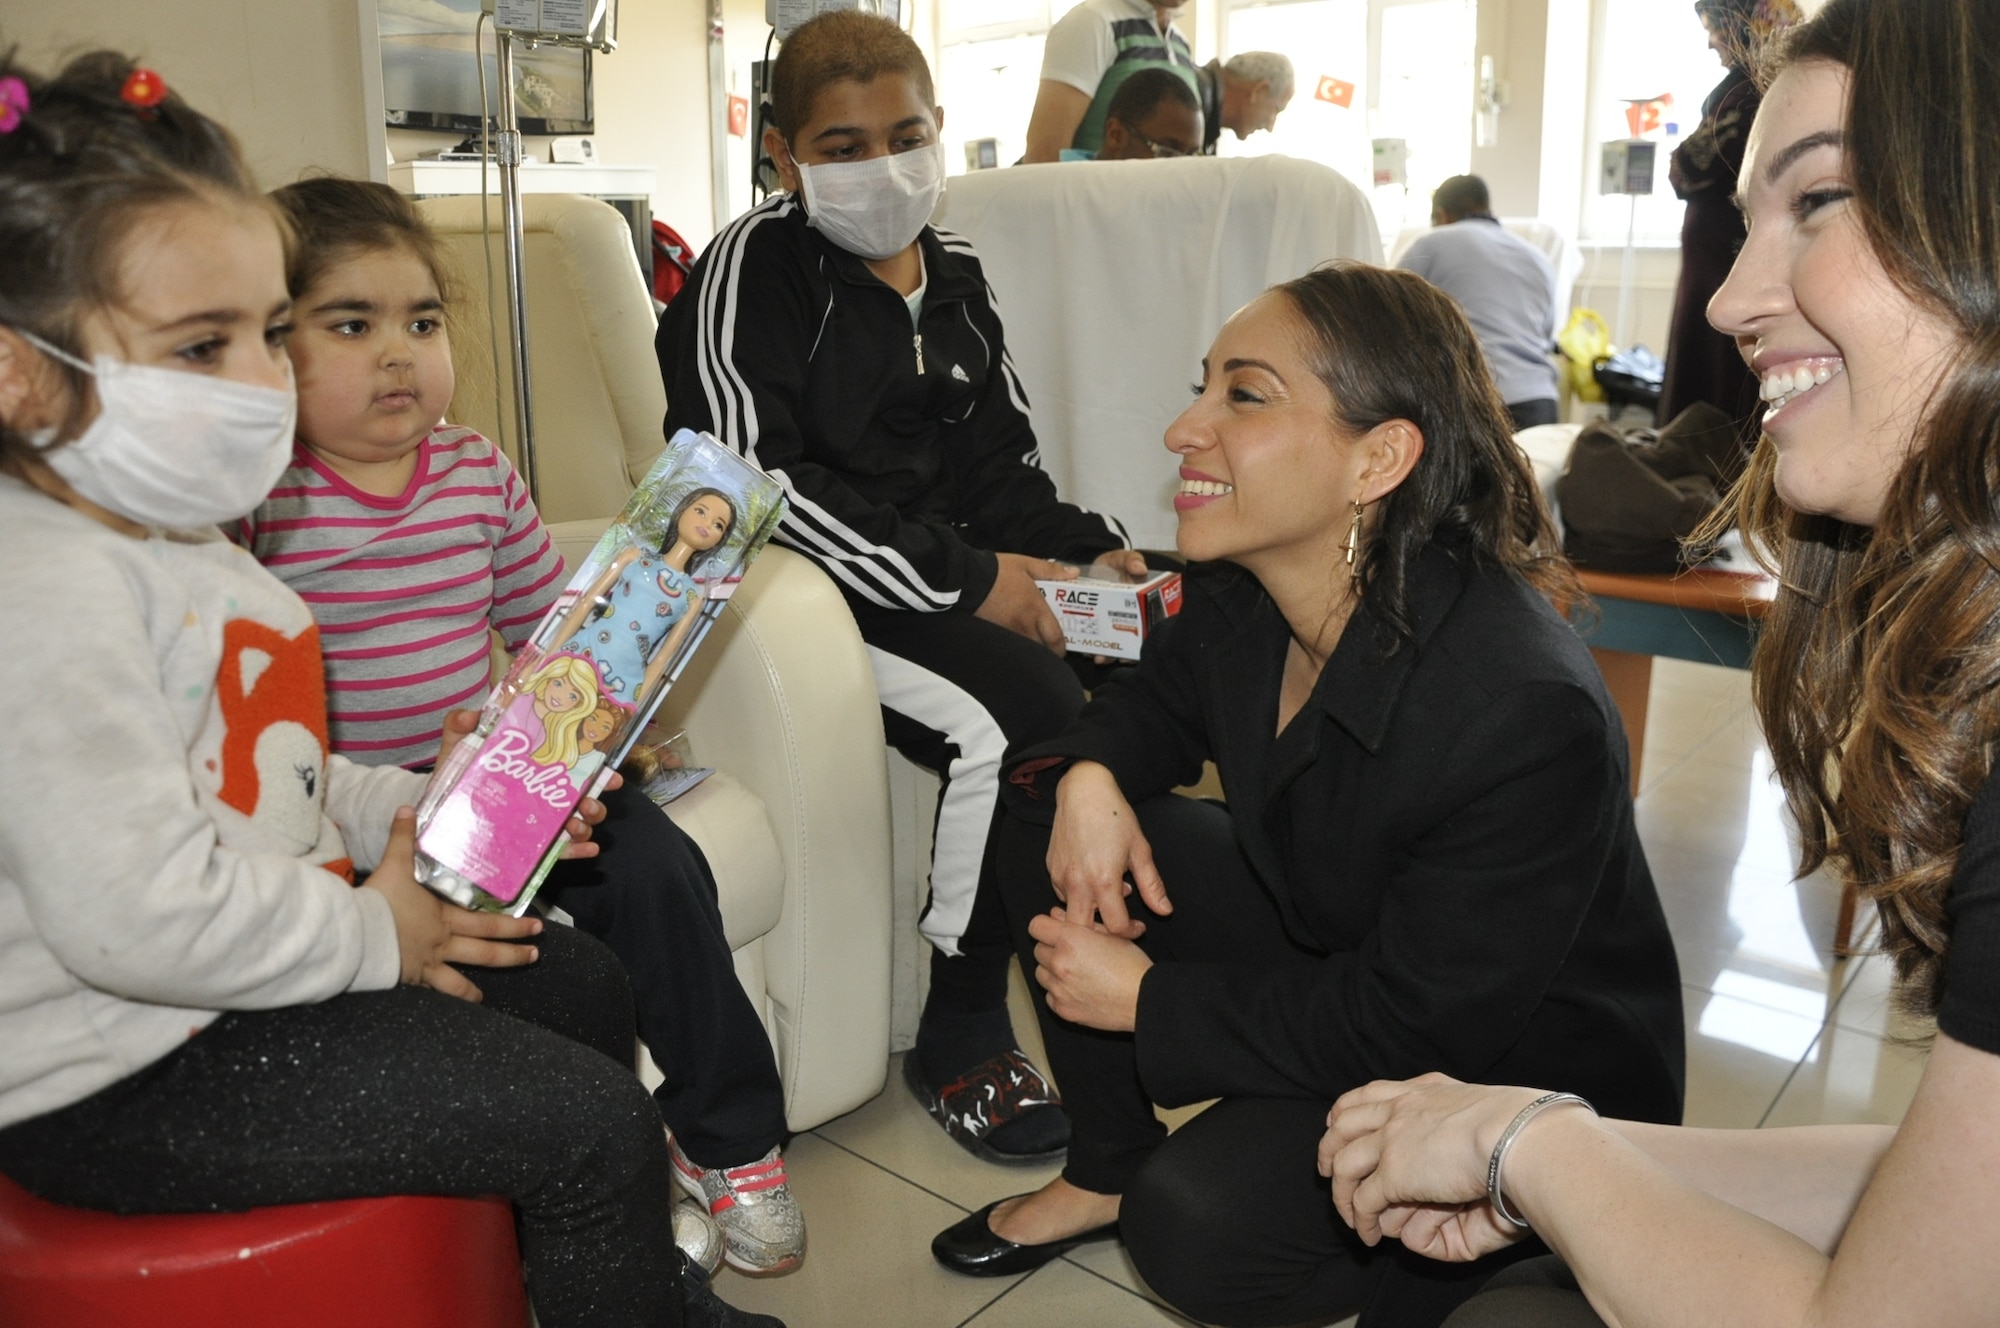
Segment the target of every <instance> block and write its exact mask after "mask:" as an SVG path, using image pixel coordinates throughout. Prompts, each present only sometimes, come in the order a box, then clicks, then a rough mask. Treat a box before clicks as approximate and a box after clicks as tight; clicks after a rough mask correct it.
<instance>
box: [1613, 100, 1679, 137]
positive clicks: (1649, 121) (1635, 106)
mask: <svg viewBox="0 0 2000 1328" xmlns="http://www.w3.org/2000/svg"><path fill="white" fill-rule="evenodd" d="M1673 104H1674V94H1673V93H1671V92H1663V93H1661V94H1660V95H1659V96H1657V97H1652V98H1649V99H1646V100H1633V101H1628V102H1626V103H1625V127H1626V128H1627V129H1629V130H1631V131H1632V137H1634V138H1644V137H1645V136H1646V135H1647V134H1650V133H1652V132H1653V131H1654V130H1655V129H1658V128H1659V127H1660V126H1661V125H1662V124H1663V123H1665V120H1666V113H1667V108H1668V107H1669V106H1672V105H1673Z"/></svg>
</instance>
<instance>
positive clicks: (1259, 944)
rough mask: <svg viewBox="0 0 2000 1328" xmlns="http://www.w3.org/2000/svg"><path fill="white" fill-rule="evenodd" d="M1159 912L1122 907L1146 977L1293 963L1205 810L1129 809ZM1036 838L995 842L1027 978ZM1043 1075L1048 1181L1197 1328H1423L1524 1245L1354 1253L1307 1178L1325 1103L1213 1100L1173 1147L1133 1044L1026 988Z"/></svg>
mask: <svg viewBox="0 0 2000 1328" xmlns="http://www.w3.org/2000/svg"><path fill="white" fill-rule="evenodd" d="M1136 810H1137V812H1138V814H1139V824H1140V828H1141V829H1142V830H1143V831H1144V832H1145V834H1146V838H1147V839H1148V840H1149V841H1150V842H1151V844H1152V848H1153V858H1154V861H1156V862H1157V863H1159V864H1160V872H1161V876H1162V878H1163V879H1164V880H1165V882H1166V886H1167V893H1168V895H1169V896H1171V898H1172V899H1173V903H1174V911H1173V912H1172V913H1171V914H1167V915H1164V916H1163V915H1160V914H1155V913H1153V912H1151V911H1150V910H1147V909H1145V908H1144V906H1143V905H1141V904H1140V903H1139V897H1138V895H1137V894H1136V893H1135V894H1133V895H1130V896H1128V897H1127V903H1128V904H1129V905H1131V906H1132V909H1133V913H1134V915H1135V916H1138V917H1140V918H1143V919H1144V921H1145V923H1146V934H1145V936H1144V937H1143V938H1142V939H1141V940H1140V942H1139V944H1140V947H1141V948H1142V949H1144V950H1145V952H1146V953H1147V955H1148V956H1149V957H1151V958H1152V959H1153V960H1155V961H1156V962H1158V961H1163V960H1182V961H1190V962H1197V963H1198V962H1211V963H1229V964H1260V965H1266V966H1270V965H1278V964H1309V963H1313V962H1316V957H1315V956H1314V955H1312V954H1311V953H1310V952H1308V951H1306V950H1303V949H1301V948H1300V947H1299V946H1297V945H1295V944H1294V943H1293V942H1292V941H1291V939H1290V938H1289V937H1288V936H1287V935H1286V934H1285V932H1284V929H1283V927H1282V925H1281V924H1280V921H1279V918H1278V911H1277V907H1276V905H1275V904H1274V903H1273V902H1272V901H1271V899H1270V897H1269V895H1267V894H1266V893H1265V892H1264V889H1263V887H1262V886H1261V885H1260V884H1259V883H1258V882H1257V881H1256V879H1255V878H1254V877H1253V876H1252V875H1251V872H1250V869H1249V866H1248V865H1247V864H1246V863H1245V862H1244V861H1243V857H1242V854H1241V853H1240V852H1239V851H1238V849H1237V847H1236V839H1235V835H1234V834H1233V833H1232V831H1231V829H1230V824H1229V815H1228V813H1227V812H1226V811H1224V810H1223V809H1222V808H1220V807H1218V806H1216V805H1215V804H1213V803H1208V802H1201V801H1197V800H1195V799H1191V798H1182V797H1161V798H1154V799H1151V800H1149V801H1147V802H1145V803H1143V804H1141V805H1140V806H1139V807H1138V808H1137V809H1136ZM1048 836H1049V832H1048V830H1047V829H1046V828H1045V827H1042V826H1036V825H1030V824H1029V823H1027V822H1025V821H1022V820H1020V819H1018V818H1013V817H1010V818H1008V819H1007V821H1006V823H1005V824H1004V826H1003V828H1002V831H1001V835H1000V852H999V870H1000V881H1001V888H1002V896H1003V898H1004V899H1005V901H1006V906H1007V917H1008V923H1009V925H1010V927H1011V928H1012V929H1013V931H1014V934H1015V943H1016V946H1017V948H1018V952H1019V954H1020V959H1021V963H1022V965H1023V966H1024V968H1025V969H1026V971H1027V972H1028V973H1029V974H1030V975H1032V974H1033V972H1034V941H1033V939H1032V938H1031V937H1029V936H1028V934H1027V925H1028V921H1029V919H1031V918H1033V917H1034V916H1036V915H1037V914H1041V913H1046V912H1047V911H1048V910H1049V909H1050V908H1051V907H1053V906H1054V905H1055V904H1056V902H1057V900H1056V897H1055V894H1054V891H1053V890H1051V888H1050V886H1049V877H1048V871H1047V868H1046V866H1045V858H1046V856H1047V853H1048ZM1028 986H1029V989H1030V990H1031V991H1032V992H1033V994H1034V998H1035V1011H1036V1014H1037V1015H1038V1016H1039V1018H1040V1020H1041V1026H1042V1041H1043V1044H1044V1045H1045V1046H1046V1047H1047V1048H1048V1053H1049V1068H1050V1070H1051V1071H1052V1072H1053V1074H1054V1076H1055V1080H1056V1086H1057V1087H1058V1088H1059V1089H1061V1090H1062V1095H1063V1106H1064V1109H1065V1110H1066V1111H1067V1112H1068V1113H1069V1118H1070V1130H1071V1137H1070V1146H1069V1159H1068V1161H1067V1163H1066V1164H1065V1165H1064V1167H1063V1176H1064V1178H1065V1179H1066V1180H1068V1181H1069V1182H1070V1183H1071V1184H1074V1185H1077V1186H1079V1187H1080V1188H1083V1189H1086V1190H1092V1191H1095V1192H1097V1193H1100V1194H1118V1195H1122V1196H1123V1199H1122V1202H1121V1205H1120V1209H1119V1219H1118V1222H1119V1230H1120V1234H1121V1236H1122V1237H1123V1239H1124V1241H1125V1245H1126V1247H1127V1249H1128V1251H1129V1252H1130V1254H1131V1256H1132V1262H1133V1264H1134V1265H1135V1266H1136V1267H1137V1268H1138V1270H1139V1272H1140V1274H1141V1276H1143V1277H1144V1278H1145V1279H1146V1281H1147V1282H1148V1283H1149V1284H1150V1285H1151V1286H1152V1288H1153V1289H1154V1290H1155V1291H1157V1292H1159V1293H1160V1295H1162V1296H1164V1297H1165V1298H1166V1299H1167V1300H1168V1302H1169V1303H1171V1304H1172V1305H1173V1306H1174V1307H1175V1308H1176V1309H1179V1310H1180V1311H1181V1312H1183V1313H1185V1314H1187V1315H1189V1316H1191V1317H1193V1318H1196V1319H1199V1320H1201V1321H1202V1322H1204V1323H1215V1324H1226V1325H1277V1324H1296V1323H1307V1322H1318V1321H1321V1320H1326V1319H1337V1318H1341V1317H1344V1316H1346V1315H1349V1314H1353V1313H1355V1312H1357V1311H1360V1312H1361V1314H1362V1320H1361V1322H1362V1325H1363V1328H1435V1325H1437V1324H1439V1323H1441V1322H1442V1321H1443V1319H1444V1317H1445V1316H1446V1315H1447V1314H1449V1313H1450V1312H1451V1310H1452V1309H1453V1307H1455V1306H1456V1305H1457V1304H1458V1303H1459V1302H1461V1301H1462V1300H1464V1299H1465V1298H1466V1297H1468V1296H1470V1295H1472V1294H1473V1293H1474V1292H1475V1291H1476V1290H1478V1288H1479V1286H1480V1284H1481V1283H1483V1282H1484V1281H1485V1280H1486V1279H1487V1278H1489V1277H1491V1276H1492V1275H1493V1273H1494V1271H1495V1270H1496V1269H1497V1268H1498V1267H1500V1266H1501V1265H1503V1264H1505V1263H1507V1262H1511V1261H1513V1260H1515V1259H1519V1258H1524V1257H1527V1256H1528V1255H1529V1254H1539V1253H1542V1252H1543V1250H1542V1247H1541V1246H1540V1245H1539V1244H1535V1243H1533V1242H1530V1243H1529V1245H1528V1246H1526V1247H1523V1248H1520V1249H1517V1250H1513V1251H1509V1252H1508V1253H1507V1254H1505V1255H1501V1256H1495V1257H1494V1258H1491V1259H1484V1260H1480V1261H1479V1262H1477V1263H1473V1264H1465V1265H1453V1264H1440V1263H1435V1262H1433V1261H1431V1260H1428V1259H1424V1258H1422V1257H1420V1256H1418V1255H1414V1254H1411V1253H1409V1252H1408V1251H1406V1250H1404V1249H1403V1247H1402V1246H1401V1245H1398V1244H1396V1243H1395V1242H1385V1243H1384V1244H1383V1245H1382V1246H1380V1247H1378V1248H1377V1249H1374V1250H1370V1249H1368V1248H1367V1247H1366V1246H1364V1245H1363V1244H1362V1243H1361V1242H1360V1241H1359V1240H1358V1239H1357V1238H1356V1237H1355V1236H1354V1233H1353V1232H1352V1231H1350V1230H1349V1229H1348V1227H1347V1225H1346V1223H1344V1222H1342V1221H1341V1219H1340V1215H1339V1213H1338V1212H1336V1211H1335V1209H1334V1207H1333V1199H1332V1195H1331V1192H1330V1189H1329V1186H1328V1183H1327V1182H1326V1181H1324V1180H1322V1179H1321V1178H1320V1176H1319V1173H1318V1172H1317V1170H1316V1169H1315V1165H1314V1161H1315V1156H1316V1150H1317V1149H1318V1146H1319V1140H1320V1136H1321V1135H1322V1134H1324V1133H1325V1132H1326V1113H1327V1108H1328V1107H1330V1106H1331V1105H1332V1099H1331V1098H1330V1097H1329V1098H1324V1099H1322V1098H1311V1099H1306V1098H1297V1099H1279V1098H1225V1099H1223V1100H1222V1101H1221V1102H1218V1103H1216V1104H1215V1105H1214V1106H1212V1107H1210V1108H1209V1109H1208V1110H1207V1111H1204V1112H1203V1113H1201V1114H1200V1115H1199V1116H1197V1117H1195V1118H1194V1119H1193V1120H1191V1121H1189V1122H1188V1123H1187V1124H1186V1125H1183V1126H1182V1127H1181V1128H1180V1129H1179V1130H1178V1131H1176V1132H1175V1133H1174V1134H1173V1135H1172V1136H1168V1134H1167V1132H1166V1128H1165V1127H1164V1126H1162V1125H1161V1124H1160V1123H1159V1120H1158V1119H1157V1117H1155V1115H1154V1114H1153V1104H1152V1101H1151V1099H1150V1098H1148V1097H1147V1095H1146V1091H1145V1088H1144V1086H1143V1085H1142V1084H1141V1083H1140V1081H1139V1074H1138V1067H1137V1062H1136V1058H1135V1055H1134V1052H1133V1046H1132V1039H1131V1037H1130V1036H1129V1035H1127V1034H1122V1033H1102V1032H1098V1031H1097V1030H1095V1029H1088V1028H1083V1027H1081V1026H1079V1025H1076V1024H1071V1023H1068V1022H1066V1021H1064V1020H1062V1019H1059V1018H1057V1017H1056V1016H1054V1015H1053V1014H1051V1013H1050V1012H1049V1008H1048V1003H1047V1001H1046V999H1045V998H1044V996H1043V993H1042V991H1041V989H1040V987H1039V985H1038V984H1036V983H1034V982H1033V981H1030V982H1029V984H1028Z"/></svg>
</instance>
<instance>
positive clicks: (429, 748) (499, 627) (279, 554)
mask: <svg viewBox="0 0 2000 1328" xmlns="http://www.w3.org/2000/svg"><path fill="white" fill-rule="evenodd" d="M239 538H240V540H241V541H242V542H243V543H244V544H245V545H246V546H248V548H249V549H250V551H251V552H252V553H254V554H256V555H257V558H258V560H259V561H261V562H262V563H263V564H264V565H265V566H266V567H268V568H270V569H271V571H272V572H273V573H275V574H276V575H277V576H278V577H279V578H280V579H281V580H283V581H285V582H286V583H287V584H289V585H290V586H291V587H292V589H293V590H295V591H297V592H298V594H299V597H300V598H301V599H303V600H305V602H306V604H307V605H308V606H310V607H311V609H312V613H313V617H314V618H315V619H317V620H318V622H319V628H320V639H321V641H322V643H323V644H324V647H325V654H326V674H327V696H326V701H327V710H328V718H329V719H330V720H331V721H332V738H333V746H334V750H335V751H338V752H340V753H341V754H342V755H344V756H347V757H349V758H351V759H353V760H356V761H361V762H364V763H366V764H370V765H390V764H395V765H418V764H422V763H424V762H428V761H431V760H433V759H435V758H436V756H437V747H438V738H439V736H440V734H441V733H442V731H443V723H444V713H445V711H447V710H450V709H451V708H453V707H454V706H468V705H477V704H478V703H479V701H480V699H481V698H482V697H484V696H485V694H486V684H487V661H488V649H487V629H488V628H489V627H490V628H492V629H494V630H496V631H498V632H499V633H500V634H501V635H502V636H503V637H504V638H505V639H506V641H507V645H508V646H509V648H513V647H516V646H519V645H520V644H521V643H522V642H523V641H525V640H526V639H527V638H528V636H529V634H530V633H532V632H533V631H534V628H535V624H536V623H538V622H540V621H541V618H542V615H543V614H544V613H546V612H547V611H548V607H549V605H550V604H552V603H554V602H555V598H556V595H557V593H558V592H559V591H560V590H561V589H562V585H563V568H562V560H561V558H560V557H559V556H558V555H557V553H556V551H555V546H554V545H553V544H551V543H550V542H549V536H548V532H547V531H546V530H544V529H543V528H542V522H541V518H540V517H539V516H538V515H536V512H535V505H534V503H533V502H531V501H530V500H529V498H528V490H527V486H526V485H524V484H522V483H521V479H520V476H519V475H517V474H515V472H514V468H513V467H512V466H511V465H509V464H508V463H507V458H506V457H505V456H503V455H502V454H501V453H500V451H499V449H498V448H496V447H494V446H493V444H491V443H489V442H488V441H487V440H486V439H484V438H482V437H481V436H480V435H479V434H477V433H475V432H473V431H472V430H470V429H461V428H455V427H450V426H446V427H441V428H438V429H435V430H433V431H432V432H431V434H430V436H429V437H427V438H425V439H424V441H423V442H422V444H420V445H419V451H418V456H417V469H416V473H415V474H414V475H413V476H411V479H410V483H409V486H408V487H407V488H406V489H405V490H404V491H403V492H402V493H401V494H398V495H396V496H395V497H391V498H383V497H378V496H377V495H375V494H370V493H364V492H362V491H361V490H359V489H357V488H355V487H354V486H353V485H351V484H349V483H348V482H347V481H346V480H344V479H342V478H341V477H340V476H339V475H338V474H336V473H335V472H334V471H333V470H332V469H331V468H329V467H328V466H326V465H325V464H324V463H323V462H321V461H320V460H319V459H318V458H317V457H314V456H313V455H312V454H311V453H309V452H307V451H306V449H305V448H304V447H303V446H301V447H299V448H298V450H297V451H296V452H295V453H294V455H293V458H292V465H291V467H290V469H288V470H286V472H285V473H284V476H283V477H282V478H280V479H279V481H278V484H277V487H276V488H274V489H272V490H271V494H270V496H269V497H268V498H266V499H265V500H264V504H263V506H261V507H259V508H258V509H257V510H256V511H255V512H254V513H252V514H251V515H250V516H249V517H247V518H245V519H244V521H243V523H242V527H241V530H240V532H239Z"/></svg>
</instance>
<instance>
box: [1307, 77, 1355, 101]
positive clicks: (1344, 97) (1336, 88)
mask: <svg viewBox="0 0 2000 1328" xmlns="http://www.w3.org/2000/svg"><path fill="white" fill-rule="evenodd" d="M1313 96H1315V97H1317V98H1319V99H1320V100H1321V101H1330V102H1332V103H1333V104H1334V105H1335V106H1350V107H1351V106H1353V105H1354V85H1353V84H1352V83H1343V82H1341V81H1340V80H1339V79H1337V78H1328V77H1326V76H1325V75H1324V74H1322V75H1321V76H1320V80H1319V86H1318V87H1316V88H1314V89H1313Z"/></svg>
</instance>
